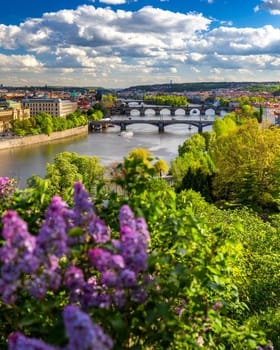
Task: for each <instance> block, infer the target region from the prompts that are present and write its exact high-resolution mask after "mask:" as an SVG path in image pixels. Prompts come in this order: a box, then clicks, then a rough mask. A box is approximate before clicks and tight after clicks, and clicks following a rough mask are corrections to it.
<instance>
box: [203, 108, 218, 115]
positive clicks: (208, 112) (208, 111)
mask: <svg viewBox="0 0 280 350" xmlns="http://www.w3.org/2000/svg"><path fill="white" fill-rule="evenodd" d="M205 115H206V116H207V117H214V116H215V115H216V112H215V110H214V109H213V108H208V109H206V111H205Z"/></svg>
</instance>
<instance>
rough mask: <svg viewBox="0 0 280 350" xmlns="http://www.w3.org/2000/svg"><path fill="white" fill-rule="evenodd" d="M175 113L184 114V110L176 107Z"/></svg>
mask: <svg viewBox="0 0 280 350" xmlns="http://www.w3.org/2000/svg"><path fill="white" fill-rule="evenodd" d="M175 115H177V116H180V115H186V111H185V110H184V109H183V108H178V109H176V111H175Z"/></svg>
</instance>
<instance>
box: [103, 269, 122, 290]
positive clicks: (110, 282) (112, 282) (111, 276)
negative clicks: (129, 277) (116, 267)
mask: <svg viewBox="0 0 280 350" xmlns="http://www.w3.org/2000/svg"><path fill="white" fill-rule="evenodd" d="M100 281H101V283H102V284H104V285H105V286H107V287H115V286H116V285H117V281H118V276H117V274H116V272H114V271H111V270H106V271H103V272H102V273H101V277H100Z"/></svg>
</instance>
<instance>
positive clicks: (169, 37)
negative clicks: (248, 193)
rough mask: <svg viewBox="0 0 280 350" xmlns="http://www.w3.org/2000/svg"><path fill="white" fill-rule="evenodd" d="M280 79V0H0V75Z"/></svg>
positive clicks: (129, 81) (18, 79) (122, 82)
mask: <svg viewBox="0 0 280 350" xmlns="http://www.w3.org/2000/svg"><path fill="white" fill-rule="evenodd" d="M215 81H219V82H222V81H227V82H229V81H243V82H244V81H255V82H263V81H273V82H279V81H280V0H234V1H233V0H150V1H148V0H25V1H23V0H5V1H3V2H2V4H1V8H0V84H2V85H3V86H42V85H49V86H54V85H55V86H62V87H63V86H84V87H88V86H98V87H104V88H116V89H118V88H127V87H131V86H135V85H150V84H164V83H171V82H172V83H192V82H215Z"/></svg>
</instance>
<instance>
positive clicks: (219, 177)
mask: <svg viewBox="0 0 280 350" xmlns="http://www.w3.org/2000/svg"><path fill="white" fill-rule="evenodd" d="M279 137H280V133H279V130H278V129H264V130H263V129H260V128H259V126H258V123H257V121H256V120H255V119H251V120H248V121H247V122H246V123H244V124H243V125H241V126H240V127H238V128H237V129H235V130H232V131H231V132H229V133H227V134H222V135H220V136H218V137H217V140H216V143H215V145H214V146H213V148H212V151H211V156H212V158H213V161H214V164H215V166H216V172H215V176H214V178H213V193H214V196H215V197H216V198H217V199H219V200H226V201H230V202H233V203H236V204H246V205H250V206H255V207H263V208H265V207H269V206H271V205H274V203H275V201H276V199H277V198H278V188H279V175H278V173H279V170H278V169H279V163H278V158H279V154H280V153H279V151H280V148H279V140H280V139H279Z"/></svg>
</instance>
